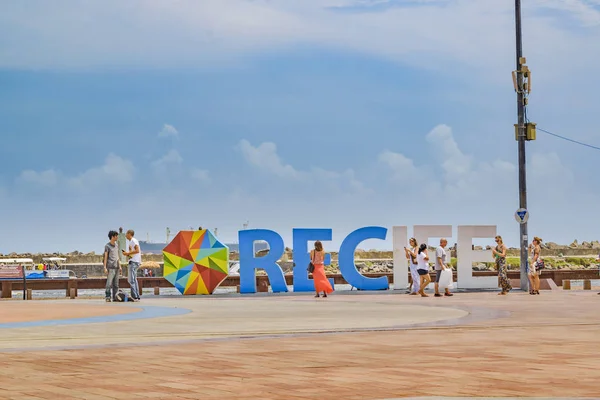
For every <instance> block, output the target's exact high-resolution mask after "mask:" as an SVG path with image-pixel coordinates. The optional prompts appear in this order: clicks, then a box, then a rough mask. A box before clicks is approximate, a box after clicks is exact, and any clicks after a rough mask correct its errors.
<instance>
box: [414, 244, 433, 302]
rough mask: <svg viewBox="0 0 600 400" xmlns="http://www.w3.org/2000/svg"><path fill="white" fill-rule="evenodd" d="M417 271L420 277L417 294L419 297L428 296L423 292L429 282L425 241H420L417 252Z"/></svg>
mask: <svg viewBox="0 0 600 400" xmlns="http://www.w3.org/2000/svg"><path fill="white" fill-rule="evenodd" d="M417 273H418V274H419V277H420V283H419V286H420V287H419V292H418V293H419V294H420V295H421V297H429V296H428V295H426V294H425V289H426V288H427V285H429V283H430V282H431V277H430V276H429V255H428V254H427V243H421V245H420V246H419V251H418V254H417Z"/></svg>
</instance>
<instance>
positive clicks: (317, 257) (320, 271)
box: [310, 240, 333, 298]
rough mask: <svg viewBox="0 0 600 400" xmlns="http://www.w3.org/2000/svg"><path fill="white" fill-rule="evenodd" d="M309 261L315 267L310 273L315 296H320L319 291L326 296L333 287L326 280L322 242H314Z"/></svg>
mask: <svg viewBox="0 0 600 400" xmlns="http://www.w3.org/2000/svg"><path fill="white" fill-rule="evenodd" d="M310 261H311V262H312V263H313V265H314V267H315V270H314V271H313V273H312V275H313V282H314V284H315V291H316V292H317V294H316V295H315V297H317V298H318V297H320V295H321V292H322V293H323V297H327V294H329V293H331V292H333V288H332V287H331V283H329V280H327V275H325V252H324V251H323V243H321V242H320V241H319V240H317V241H316V242H315V248H314V250H312V251H311V252H310Z"/></svg>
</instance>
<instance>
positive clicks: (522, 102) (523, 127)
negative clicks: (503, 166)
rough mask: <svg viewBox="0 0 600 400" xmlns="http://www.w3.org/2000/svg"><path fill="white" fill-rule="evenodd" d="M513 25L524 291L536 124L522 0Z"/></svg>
mask: <svg viewBox="0 0 600 400" xmlns="http://www.w3.org/2000/svg"><path fill="white" fill-rule="evenodd" d="M515 25H516V38H517V69H516V71H513V73H512V75H513V85H514V87H515V91H516V92H517V115H518V123H517V124H516V125H515V137H516V139H517V141H518V144H519V209H518V210H517V212H516V213H515V218H516V219H517V221H518V222H519V224H520V228H521V234H520V247H521V289H522V290H527V288H528V285H529V281H528V279H527V245H528V241H529V240H528V237H527V220H528V219H529V213H528V212H527V172H526V168H525V167H526V158H525V141H529V140H535V134H536V128H535V126H536V124H534V123H531V122H528V121H527V109H526V107H527V103H528V100H527V96H528V95H529V93H531V71H530V70H529V67H527V65H525V63H526V62H527V60H526V59H525V57H523V40H522V32H521V0H515Z"/></svg>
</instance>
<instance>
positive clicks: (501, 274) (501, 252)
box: [492, 235, 512, 296]
mask: <svg viewBox="0 0 600 400" xmlns="http://www.w3.org/2000/svg"><path fill="white" fill-rule="evenodd" d="M492 255H493V256H494V257H495V258H496V269H497V270H498V278H500V287H501V288H502V291H501V292H500V293H498V295H501V296H505V295H506V294H507V293H508V292H510V291H511V290H512V286H511V284H510V279H508V269H507V268H506V246H505V245H504V241H503V240H502V236H500V235H498V236H496V248H494V249H492Z"/></svg>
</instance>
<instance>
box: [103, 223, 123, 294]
mask: <svg viewBox="0 0 600 400" xmlns="http://www.w3.org/2000/svg"><path fill="white" fill-rule="evenodd" d="M118 238H119V234H118V233H117V232H116V231H110V232H108V239H109V242H108V243H106V245H105V246H104V262H103V263H104V273H105V274H106V292H105V294H106V301H107V302H110V301H111V300H112V301H116V297H115V296H116V295H117V292H118V291H119V276H120V275H121V263H120V262H119V246H118V244H117V240H118ZM111 289H112V294H111Z"/></svg>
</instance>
